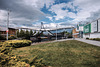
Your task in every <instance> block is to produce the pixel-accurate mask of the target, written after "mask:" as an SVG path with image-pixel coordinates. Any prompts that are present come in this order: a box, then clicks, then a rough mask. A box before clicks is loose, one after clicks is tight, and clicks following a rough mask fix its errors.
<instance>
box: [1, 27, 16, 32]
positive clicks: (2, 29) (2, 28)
mask: <svg viewBox="0 0 100 67" xmlns="http://www.w3.org/2000/svg"><path fill="white" fill-rule="evenodd" d="M9 29H14V30H15V29H17V28H11V27H9ZM6 30H7V28H6V27H1V26H0V31H6Z"/></svg>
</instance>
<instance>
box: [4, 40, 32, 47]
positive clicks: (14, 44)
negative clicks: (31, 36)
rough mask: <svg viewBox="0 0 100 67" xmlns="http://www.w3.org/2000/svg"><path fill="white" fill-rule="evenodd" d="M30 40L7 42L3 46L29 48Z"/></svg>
mask: <svg viewBox="0 0 100 67" xmlns="http://www.w3.org/2000/svg"><path fill="white" fill-rule="evenodd" d="M31 43H32V42H31V41H30V40H8V41H5V42H4V45H9V46H11V47H14V48H18V47H25V46H30V45H31Z"/></svg>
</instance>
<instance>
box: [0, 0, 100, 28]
mask: <svg viewBox="0 0 100 67" xmlns="http://www.w3.org/2000/svg"><path fill="white" fill-rule="evenodd" d="M8 9H9V10H11V12H10V19H9V21H10V22H9V26H10V27H26V28H27V27H28V28H33V29H37V28H40V24H41V22H43V23H44V26H45V27H46V28H55V27H56V25H57V26H58V27H69V26H76V25H77V23H78V22H82V23H86V22H91V21H93V20H96V19H98V18H100V0H21V1H20V0H0V26H6V24H7V11H8Z"/></svg>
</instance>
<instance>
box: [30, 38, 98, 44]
mask: <svg viewBox="0 0 100 67" xmlns="http://www.w3.org/2000/svg"><path fill="white" fill-rule="evenodd" d="M67 40H73V39H62V40H54V41H45V42H39V43H32V44H31V45H38V44H43V43H53V42H61V41H67ZM74 40H78V41H81V42H85V43H88V44H92V45H96V46H100V41H94V40H86V39H83V38H75V39H74Z"/></svg>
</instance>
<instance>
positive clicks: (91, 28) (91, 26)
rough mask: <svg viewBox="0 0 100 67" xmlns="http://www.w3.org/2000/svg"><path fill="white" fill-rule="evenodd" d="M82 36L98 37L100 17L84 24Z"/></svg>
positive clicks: (99, 33)
mask: <svg viewBox="0 0 100 67" xmlns="http://www.w3.org/2000/svg"><path fill="white" fill-rule="evenodd" d="M83 37H84V38H100V19H97V20H95V21H93V22H91V23H88V24H86V25H85V26H84V35H83Z"/></svg>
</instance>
